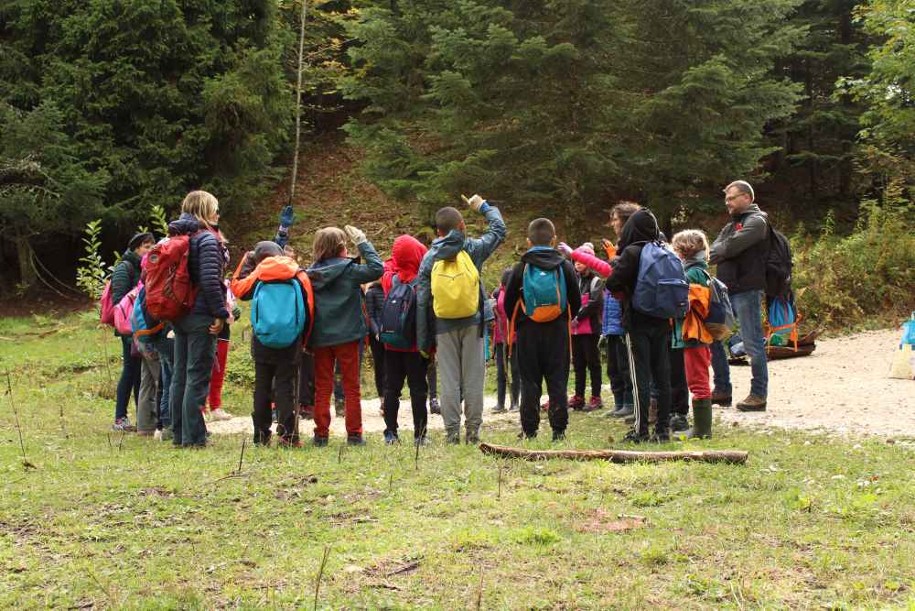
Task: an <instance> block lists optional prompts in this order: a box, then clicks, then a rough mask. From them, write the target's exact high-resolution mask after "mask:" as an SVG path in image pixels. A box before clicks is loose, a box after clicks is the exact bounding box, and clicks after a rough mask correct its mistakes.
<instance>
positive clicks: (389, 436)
mask: <svg viewBox="0 0 915 611" xmlns="http://www.w3.org/2000/svg"><path fill="white" fill-rule="evenodd" d="M384 442H385V444H387V445H389V446H392V445H394V444H395V443H399V442H400V437H399V436H398V435H397V433H396V432H394V431H385V432H384Z"/></svg>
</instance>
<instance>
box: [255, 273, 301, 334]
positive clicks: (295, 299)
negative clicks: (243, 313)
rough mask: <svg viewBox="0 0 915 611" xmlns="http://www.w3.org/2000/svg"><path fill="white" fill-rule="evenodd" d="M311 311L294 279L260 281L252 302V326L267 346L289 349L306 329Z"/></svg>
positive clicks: (297, 282)
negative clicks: (309, 311)
mask: <svg viewBox="0 0 915 611" xmlns="http://www.w3.org/2000/svg"><path fill="white" fill-rule="evenodd" d="M307 318H308V313H307V310H306V309H305V299H304V297H302V287H301V285H300V284H299V281H298V280H296V279H295V278H292V279H290V280H279V281H274V282H258V283H257V287H256V288H255V289H254V298H253V299H252V304H251V328H252V329H253V331H254V336H255V337H256V338H257V341H259V342H260V343H261V344H263V345H264V346H266V347H267V348H288V347H289V346H291V345H292V344H293V342H295V341H296V339H297V338H299V337H300V336H301V335H302V332H303V331H304V330H305V324H306V322H307Z"/></svg>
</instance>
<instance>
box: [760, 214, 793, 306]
mask: <svg viewBox="0 0 915 611" xmlns="http://www.w3.org/2000/svg"><path fill="white" fill-rule="evenodd" d="M792 269H793V264H792V263H791V244H790V243H789V242H788V238H786V237H785V234H783V233H782V232H780V231H778V230H777V229H775V228H774V227H772V225H769V254H768V255H767V257H766V296H768V297H785V296H787V295H788V294H789V293H790V292H791V272H792Z"/></svg>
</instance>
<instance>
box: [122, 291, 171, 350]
mask: <svg viewBox="0 0 915 611" xmlns="http://www.w3.org/2000/svg"><path fill="white" fill-rule="evenodd" d="M130 327H131V330H132V331H133V336H134V338H136V340H137V341H138V342H140V343H143V344H149V343H152V342H153V341H155V339H156V336H157V335H158V334H159V332H160V331H162V329H163V328H165V323H163V322H162V321H161V320H156V319H155V318H153V317H152V316H151V315H150V313H149V310H148V309H146V287H145V286H144V287H142V288H141V289H140V292H139V293H137V299H136V300H135V301H134V302H133V313H132V314H131V315H130Z"/></svg>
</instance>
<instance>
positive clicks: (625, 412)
mask: <svg viewBox="0 0 915 611" xmlns="http://www.w3.org/2000/svg"><path fill="white" fill-rule="evenodd" d="M634 413H635V408H634V407H633V406H632V405H618V406H616V409H615V410H613V411H612V412H608V413H607V414H606V415H607V417H608V418H625V417H626V416H631V415H632V414H634Z"/></svg>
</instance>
